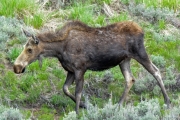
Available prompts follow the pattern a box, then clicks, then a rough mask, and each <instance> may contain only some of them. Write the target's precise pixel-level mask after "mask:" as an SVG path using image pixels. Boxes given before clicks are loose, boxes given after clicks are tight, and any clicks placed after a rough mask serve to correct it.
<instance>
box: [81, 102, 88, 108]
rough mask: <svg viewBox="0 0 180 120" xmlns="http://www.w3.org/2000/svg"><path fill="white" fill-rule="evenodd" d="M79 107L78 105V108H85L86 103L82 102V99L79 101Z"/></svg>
mask: <svg viewBox="0 0 180 120" xmlns="http://www.w3.org/2000/svg"><path fill="white" fill-rule="evenodd" d="M79 107H80V108H84V109H86V108H87V106H86V104H85V103H84V102H82V101H81V102H80V105H79Z"/></svg>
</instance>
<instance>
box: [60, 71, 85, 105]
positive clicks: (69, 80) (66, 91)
mask: <svg viewBox="0 0 180 120" xmlns="http://www.w3.org/2000/svg"><path fill="white" fill-rule="evenodd" d="M74 79H75V74H74V73H73V72H68V73H67V77H66V81H65V83H64V86H63V91H64V94H65V95H67V96H68V97H70V98H71V99H72V100H73V101H74V102H75V103H76V99H75V96H74V95H72V94H71V93H70V92H69V89H68V88H69V86H70V85H71V84H72V83H73V82H74ZM79 107H81V108H86V105H85V104H84V103H83V102H80V105H79Z"/></svg>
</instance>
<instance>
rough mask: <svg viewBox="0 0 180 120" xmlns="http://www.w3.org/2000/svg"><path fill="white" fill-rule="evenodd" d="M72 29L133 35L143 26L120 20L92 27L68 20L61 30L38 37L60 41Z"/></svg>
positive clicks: (47, 40) (45, 40)
mask: <svg viewBox="0 0 180 120" xmlns="http://www.w3.org/2000/svg"><path fill="white" fill-rule="evenodd" d="M71 30H78V31H84V32H86V33H94V34H96V31H98V30H101V31H112V32H115V33H118V34H131V35H138V34H141V33H143V30H142V28H141V27H140V26H139V25H138V24H136V23H135V22H131V21H125V22H118V23H114V24H111V25H108V26H105V27H99V28H93V27H90V26H88V25H86V24H84V23H82V22H80V21H71V22H68V23H67V24H66V25H64V26H63V27H62V28H61V29H60V30H57V31H56V32H55V33H54V32H48V33H43V34H39V35H38V36H37V37H38V38H39V39H40V40H43V41H44V42H58V41H61V40H65V39H66V38H67V37H68V35H69V32H70V31H71Z"/></svg>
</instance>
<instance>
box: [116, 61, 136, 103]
mask: <svg viewBox="0 0 180 120" xmlns="http://www.w3.org/2000/svg"><path fill="white" fill-rule="evenodd" d="M119 66H120V68H121V72H122V74H123V76H124V78H125V80H126V86H125V90H124V92H123V94H122V96H121V98H120V100H119V104H120V105H121V104H123V102H124V100H125V99H126V97H127V95H128V93H129V90H130V89H131V87H132V85H133V84H134V82H135V79H134V77H133V75H132V73H131V70H130V58H128V59H125V60H124V61H123V62H122V63H120V65H119Z"/></svg>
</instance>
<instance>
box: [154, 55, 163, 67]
mask: <svg viewBox="0 0 180 120" xmlns="http://www.w3.org/2000/svg"><path fill="white" fill-rule="evenodd" d="M151 60H152V62H153V63H154V64H155V65H156V66H157V67H158V68H164V67H165V65H166V61H165V59H164V57H163V56H155V55H151Z"/></svg>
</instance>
